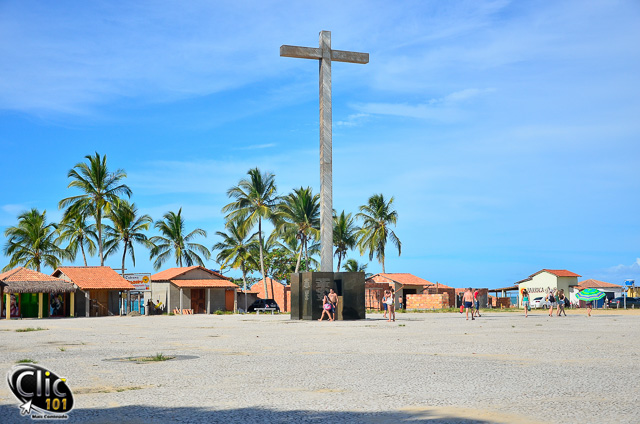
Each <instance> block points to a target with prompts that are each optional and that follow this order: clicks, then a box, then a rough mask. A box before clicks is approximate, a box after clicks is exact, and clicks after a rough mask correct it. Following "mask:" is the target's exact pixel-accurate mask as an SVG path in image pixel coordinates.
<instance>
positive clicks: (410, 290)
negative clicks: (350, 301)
mask: <svg viewBox="0 0 640 424" xmlns="http://www.w3.org/2000/svg"><path fill="white" fill-rule="evenodd" d="M364 287H365V307H366V308H367V309H378V310H381V309H382V308H383V305H382V298H383V297H384V291H385V290H387V289H388V288H389V287H393V288H394V290H395V291H396V302H397V303H396V308H399V307H400V300H401V299H402V304H403V306H404V305H405V303H406V302H405V301H406V300H407V299H408V296H411V295H421V294H423V293H424V294H434V295H442V294H444V293H447V304H449V302H451V301H452V299H453V298H454V296H453V293H450V292H449V291H452V290H453V288H451V287H449V286H447V285H444V284H439V283H432V282H431V281H427V280H425V279H423V278H420V277H417V276H415V275H413V274H409V273H385V274H382V273H380V274H374V275H372V276H370V277H369V278H367V279H366V280H365V285H364ZM415 299H418V298H414V301H416V302H417V300H415ZM447 307H448V306H447ZM407 308H408V306H407Z"/></svg>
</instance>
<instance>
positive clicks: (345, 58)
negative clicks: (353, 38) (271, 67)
mask: <svg viewBox="0 0 640 424" xmlns="http://www.w3.org/2000/svg"><path fill="white" fill-rule="evenodd" d="M281 55H282V54H281ZM331 60H333V61H334V62H349V63H369V53H358V52H347V51H344V50H331Z"/></svg>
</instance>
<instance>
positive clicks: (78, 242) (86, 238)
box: [56, 211, 98, 266]
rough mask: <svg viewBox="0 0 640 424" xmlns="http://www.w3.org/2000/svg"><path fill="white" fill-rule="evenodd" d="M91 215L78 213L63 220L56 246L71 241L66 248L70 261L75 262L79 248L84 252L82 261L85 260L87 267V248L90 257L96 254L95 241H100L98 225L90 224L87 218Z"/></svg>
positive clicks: (59, 227)
mask: <svg viewBox="0 0 640 424" xmlns="http://www.w3.org/2000/svg"><path fill="white" fill-rule="evenodd" d="M88 217H89V213H82V212H80V211H76V212H74V213H73V214H70V215H68V216H67V217H66V219H63V221H62V222H61V223H60V225H59V226H58V234H59V236H58V239H57V240H56V244H57V243H60V242H63V241H67V240H68V241H69V245H68V246H67V247H66V249H65V250H66V251H67V252H69V255H70V259H71V260H72V261H75V259H76V256H77V255H78V248H80V251H82V259H83V260H84V266H87V255H86V253H85V248H86V249H87V251H88V252H89V254H90V255H92V256H93V255H95V254H96V244H95V242H94V240H97V239H98V235H97V234H96V225H95V224H89V223H88V222H87V218H88Z"/></svg>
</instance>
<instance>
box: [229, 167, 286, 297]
mask: <svg viewBox="0 0 640 424" xmlns="http://www.w3.org/2000/svg"><path fill="white" fill-rule="evenodd" d="M247 174H248V175H249V178H248V179H242V180H240V182H239V183H238V185H237V186H234V187H231V188H230V189H229V190H228V191H227V196H229V197H230V198H232V199H234V201H233V202H231V203H229V204H228V205H226V206H225V207H223V208H222V212H224V213H227V212H228V214H227V216H226V219H227V221H236V222H240V223H242V224H241V225H242V226H244V227H246V228H247V230H248V229H250V228H253V226H254V225H255V224H256V222H257V223H258V247H259V250H260V273H261V274H262V280H263V282H264V291H265V294H266V293H267V280H266V278H265V272H264V252H263V238H262V219H263V218H264V219H269V220H271V221H273V220H274V210H275V207H276V204H277V202H278V196H277V194H276V193H277V189H276V183H275V176H274V175H273V174H271V173H261V172H260V170H259V169H258V168H253V169H250V170H249V171H248V172H247Z"/></svg>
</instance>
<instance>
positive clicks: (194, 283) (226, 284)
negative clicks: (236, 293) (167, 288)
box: [163, 278, 238, 289]
mask: <svg viewBox="0 0 640 424" xmlns="http://www.w3.org/2000/svg"><path fill="white" fill-rule="evenodd" d="M163 281H164V280H163ZM169 281H171V282H172V283H173V284H175V285H176V286H177V287H179V288H183V289H186V288H190V289H207V288H225V289H237V288H238V286H236V285H235V284H233V283H232V282H231V281H229V280H219V279H213V278H212V279H206V280H169Z"/></svg>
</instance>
